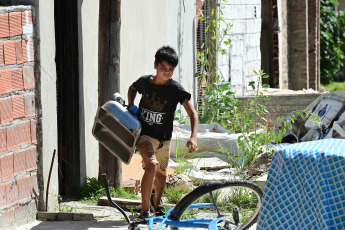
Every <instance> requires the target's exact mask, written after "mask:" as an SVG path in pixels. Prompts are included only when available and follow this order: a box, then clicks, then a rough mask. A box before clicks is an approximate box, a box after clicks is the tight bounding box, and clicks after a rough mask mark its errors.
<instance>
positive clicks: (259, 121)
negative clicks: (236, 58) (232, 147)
mask: <svg viewBox="0 0 345 230" xmlns="http://www.w3.org/2000/svg"><path fill="white" fill-rule="evenodd" d="M254 73H255V74H256V75H257V80H256V81H251V82H249V86H251V87H252V88H253V90H254V92H255V95H254V97H252V99H251V100H250V102H249V105H247V106H244V109H243V111H242V112H239V113H236V114H235V115H234V119H235V121H234V122H237V123H238V124H241V125H240V126H239V128H240V133H241V134H242V135H240V136H239V138H238V139H237V143H238V146H239V148H240V149H241V151H242V154H241V155H239V156H234V157H233V159H232V161H233V165H234V166H235V167H236V168H239V169H244V168H247V167H249V166H250V165H251V163H252V162H253V161H254V160H255V159H256V157H257V156H258V155H260V154H261V153H262V152H263V151H264V149H263V148H262V145H268V144H269V143H271V142H279V140H281V138H282V137H283V134H284V133H283V131H282V132H280V133H278V135H277V134H276V133H275V132H274V130H272V129H270V128H269V127H267V120H266V117H267V115H268V114H269V112H268V110H267V109H266V106H265V105H263V104H261V100H270V97H268V96H265V95H263V93H262V92H260V88H261V87H263V88H268V87H269V86H268V85H266V84H263V85H262V79H263V78H268V77H269V76H268V75H266V74H264V73H263V71H262V70H261V71H259V72H256V71H254ZM279 119H280V118H278V120H279Z"/></svg>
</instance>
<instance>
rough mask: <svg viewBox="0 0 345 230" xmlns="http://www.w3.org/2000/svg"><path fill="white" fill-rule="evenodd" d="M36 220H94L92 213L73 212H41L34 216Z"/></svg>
mask: <svg viewBox="0 0 345 230" xmlns="http://www.w3.org/2000/svg"><path fill="white" fill-rule="evenodd" d="M36 219H37V220H60V221H70V220H75V221H82V220H94V219H95V218H94V216H93V214H92V213H74V212H41V211H38V212H37V215H36Z"/></svg>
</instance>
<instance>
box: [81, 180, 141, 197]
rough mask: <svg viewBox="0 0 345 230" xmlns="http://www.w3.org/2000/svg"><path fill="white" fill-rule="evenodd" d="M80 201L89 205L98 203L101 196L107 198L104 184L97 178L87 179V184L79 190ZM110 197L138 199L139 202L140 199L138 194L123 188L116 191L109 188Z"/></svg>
mask: <svg viewBox="0 0 345 230" xmlns="http://www.w3.org/2000/svg"><path fill="white" fill-rule="evenodd" d="M77 191H78V199H79V200H81V201H84V202H87V203H97V201H98V199H99V198H100V197H101V196H106V193H105V190H104V186H103V182H102V181H99V180H98V179H97V178H95V177H92V178H89V177H88V178H86V184H85V185H84V186H81V187H79V188H78V190H77ZM109 192H110V196H112V197H117V198H124V199H136V200H139V199H140V197H139V196H137V195H136V194H134V193H132V192H129V191H127V190H125V189H124V188H123V187H119V188H117V189H115V188H114V187H111V186H110V187H109Z"/></svg>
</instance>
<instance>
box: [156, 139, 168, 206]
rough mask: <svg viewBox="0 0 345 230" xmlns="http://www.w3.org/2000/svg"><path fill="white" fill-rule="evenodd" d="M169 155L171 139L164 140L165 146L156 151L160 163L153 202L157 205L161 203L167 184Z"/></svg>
mask: <svg viewBox="0 0 345 230" xmlns="http://www.w3.org/2000/svg"><path fill="white" fill-rule="evenodd" d="M169 156H170V141H163V146H162V147H161V148H159V149H158V150H157V152H156V157H157V161H158V162H159V164H158V166H157V171H156V175H155V180H154V185H155V196H154V200H153V202H154V206H155V207H157V206H158V205H160V204H161V198H162V195H163V192H164V189H165V184H166V174H167V168H168V163H169Z"/></svg>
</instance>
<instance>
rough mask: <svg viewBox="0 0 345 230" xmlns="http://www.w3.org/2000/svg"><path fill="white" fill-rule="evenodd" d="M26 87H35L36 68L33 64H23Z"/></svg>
mask: <svg viewBox="0 0 345 230" xmlns="http://www.w3.org/2000/svg"><path fill="white" fill-rule="evenodd" d="M23 81H24V89H33V88H35V77H34V68H33V67H32V66H23Z"/></svg>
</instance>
